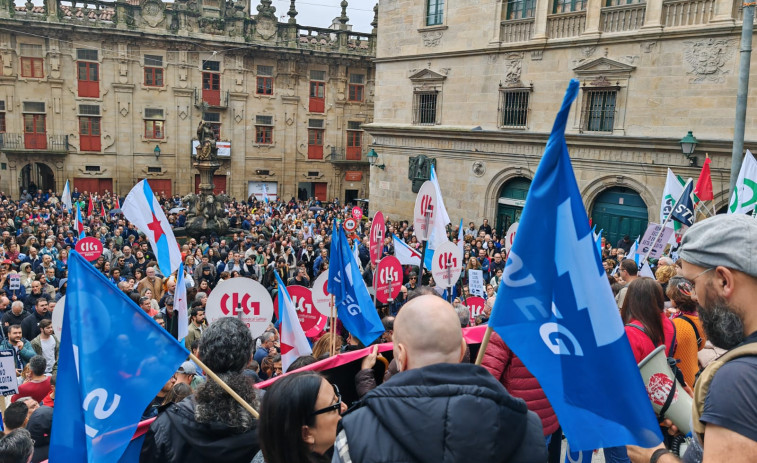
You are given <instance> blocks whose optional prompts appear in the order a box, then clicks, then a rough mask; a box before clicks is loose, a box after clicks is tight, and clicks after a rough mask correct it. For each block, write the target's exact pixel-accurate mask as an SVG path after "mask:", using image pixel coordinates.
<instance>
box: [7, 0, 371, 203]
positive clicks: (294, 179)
mask: <svg viewBox="0 0 757 463" xmlns="http://www.w3.org/2000/svg"><path fill="white" fill-rule="evenodd" d="M256 3H257V2H256ZM341 5H342V14H341V16H340V17H339V18H337V19H338V21H336V26H335V27H334V28H332V29H324V28H315V27H306V26H301V25H298V24H297V21H296V16H297V11H296V5H295V1H294V0H292V1H291V6H290V8H289V11H287V12H286V14H287V15H288V16H289V18H288V20H287V21H286V22H279V20H278V18H277V14H276V11H275V8H274V7H272V6H271V0H261V1H260V4H259V5H250V3H248V2H245V1H243V0H233V1H232V0H229V1H225V0H177V1H176V2H174V3H165V2H162V1H161V0H128V1H121V0H118V1H116V2H107V1H101V0H95V1H91V0H88V1H85V2H81V1H70V0H68V1H67V0H45V3H44V6H34V5H33V4H32V3H31V2H28V3H26V4H25V5H23V4H15V5H14V3H13V0H10V1H9V0H0V63H1V64H0V68H1V70H0V132H2V133H0V190H3V191H5V192H8V193H10V194H11V196H12V197H18V195H19V193H20V192H21V191H22V190H23V189H25V188H29V187H30V186H36V187H39V188H43V189H45V190H46V189H48V188H49V189H53V190H55V191H58V192H60V191H62V189H63V186H64V184H65V182H66V180H67V179H68V180H70V181H71V185H72V188H74V187H77V188H78V189H79V190H80V191H83V190H89V191H93V190H94V191H100V192H103V191H104V190H106V189H107V190H110V191H114V190H115V191H116V192H118V193H120V194H122V195H123V194H126V193H127V192H128V191H129V189H130V188H131V187H132V186H133V185H134V184H135V183H136V182H137V181H138V180H140V179H142V178H147V179H148V180H149V182H150V183H151V184H152V186H153V190H155V191H156V192H157V193H160V192H165V193H166V194H171V193H179V194H186V193H189V192H192V191H194V190H196V188H197V184H198V181H199V176H198V175H197V172H195V171H194V170H193V169H192V156H193V153H194V149H193V146H194V144H195V143H196V136H195V134H196V129H197V126H198V124H199V122H200V121H201V120H205V121H209V122H211V123H212V124H213V129H214V131H215V132H216V135H217V138H218V140H219V141H218V146H219V159H221V160H222V166H221V168H220V169H219V170H218V171H217V172H216V178H215V184H216V189H217V190H218V191H219V192H220V191H226V192H228V193H229V195H230V196H235V197H237V198H246V197H247V196H248V195H249V194H251V193H255V194H257V196H258V197H262V192H263V185H264V184H265V186H266V188H267V191H268V193H269V194H270V195H273V194H278V195H279V196H281V197H284V198H289V197H292V196H298V195H299V196H301V197H302V196H318V197H320V198H321V199H325V198H326V197H329V198H331V197H340V198H347V199H350V198H363V197H365V196H367V194H368V192H367V186H368V174H369V171H368V160H367V158H366V157H365V154H366V147H367V145H368V143H369V142H370V138H369V137H368V135H366V134H364V133H363V130H362V124H364V123H366V122H371V121H372V118H373V94H374V66H373V64H372V58H373V56H374V54H375V20H374V31H373V33H371V34H361V33H355V32H352V31H351V26H349V25H348V24H347V22H348V20H349V18H348V17H347V6H348V4H347V2H346V1H342V2H341ZM251 9H253V10H252V11H251ZM253 13H254V14H253Z"/></svg>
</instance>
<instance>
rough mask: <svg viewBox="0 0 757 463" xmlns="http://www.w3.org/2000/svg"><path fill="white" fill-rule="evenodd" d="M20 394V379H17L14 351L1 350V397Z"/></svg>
mask: <svg viewBox="0 0 757 463" xmlns="http://www.w3.org/2000/svg"><path fill="white" fill-rule="evenodd" d="M13 394H18V379H16V363H15V362H14V360H13V351H12V350H0V395H4V396H6V397H7V396H9V395H13Z"/></svg>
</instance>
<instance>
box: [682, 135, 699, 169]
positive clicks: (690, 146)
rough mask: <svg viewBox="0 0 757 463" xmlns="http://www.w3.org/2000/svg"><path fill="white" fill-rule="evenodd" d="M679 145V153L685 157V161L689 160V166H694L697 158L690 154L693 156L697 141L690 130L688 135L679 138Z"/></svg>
mask: <svg viewBox="0 0 757 463" xmlns="http://www.w3.org/2000/svg"><path fill="white" fill-rule="evenodd" d="M680 143H681V152H682V153H683V155H684V156H686V159H688V160H689V165H690V166H696V165H697V158H695V157H693V156H692V154H694V149H695V148H696V147H697V139H696V137H695V136H694V135H693V134H692V133H691V130H689V133H687V134H686V136H685V137H683V138H681V141H680Z"/></svg>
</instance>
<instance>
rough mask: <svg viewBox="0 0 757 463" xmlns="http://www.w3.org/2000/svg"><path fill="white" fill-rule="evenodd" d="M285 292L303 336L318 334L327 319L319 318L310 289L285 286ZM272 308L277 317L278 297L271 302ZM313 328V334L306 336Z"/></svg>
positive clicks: (319, 314)
mask: <svg viewBox="0 0 757 463" xmlns="http://www.w3.org/2000/svg"><path fill="white" fill-rule="evenodd" d="M287 291H289V296H290V297H291V298H292V302H293V303H294V308H295V309H297V318H298V319H299V320H300V326H302V331H304V332H305V336H315V335H316V334H318V333H320V331H321V330H322V329H323V327H324V326H326V320H327V319H328V317H323V316H321V313H320V312H318V310H317V309H316V308H315V305H314V304H313V293H312V292H311V291H310V289H308V288H306V287H304V286H299V285H292V286H287ZM273 307H274V311H275V313H276V316H277V317H278V315H279V296H278V295H277V296H276V298H274V300H273ZM279 318H280V317H279ZM319 325H320V326H319ZM314 328H315V329H316V331H315V333H314V334H308V333H309V332H310V331H311V330H313V329H314Z"/></svg>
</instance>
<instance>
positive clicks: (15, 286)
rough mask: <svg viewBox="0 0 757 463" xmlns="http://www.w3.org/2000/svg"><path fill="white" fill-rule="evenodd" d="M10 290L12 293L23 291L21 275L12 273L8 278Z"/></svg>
mask: <svg viewBox="0 0 757 463" xmlns="http://www.w3.org/2000/svg"><path fill="white" fill-rule="evenodd" d="M8 289H9V290H11V291H18V290H19V289H21V275H19V274H18V273H11V274H10V275H9V276H8Z"/></svg>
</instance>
